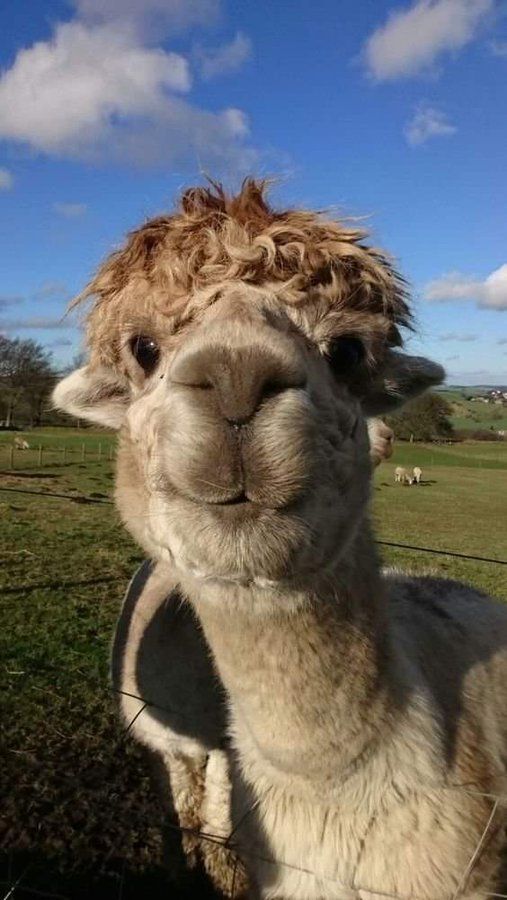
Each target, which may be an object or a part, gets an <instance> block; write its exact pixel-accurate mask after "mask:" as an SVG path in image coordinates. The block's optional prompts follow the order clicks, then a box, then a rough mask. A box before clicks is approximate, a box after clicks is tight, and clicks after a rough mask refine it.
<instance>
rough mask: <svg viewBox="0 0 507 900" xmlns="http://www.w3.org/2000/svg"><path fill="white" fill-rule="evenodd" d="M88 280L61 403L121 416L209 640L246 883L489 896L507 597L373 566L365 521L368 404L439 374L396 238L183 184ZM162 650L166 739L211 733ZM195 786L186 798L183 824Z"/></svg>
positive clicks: (497, 880) (122, 498) (250, 186)
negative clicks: (419, 330) (388, 244)
mask: <svg viewBox="0 0 507 900" xmlns="http://www.w3.org/2000/svg"><path fill="white" fill-rule="evenodd" d="M87 295H92V296H94V297H95V302H94V303H93V305H92V308H91V311H90V313H89V318H88V343H89V350H90V358H89V362H88V363H87V364H86V365H85V366H83V367H82V368H81V369H78V370H77V371H76V372H74V373H73V374H72V375H70V376H68V377H67V378H66V379H65V380H64V381H63V382H62V383H61V384H60V385H59V386H58V387H57V388H56V390H55V394H54V400H55V404H56V405H57V406H58V407H59V408H61V409H64V410H66V411H68V412H71V413H73V414H74V415H76V416H78V417H80V418H87V419H89V420H91V421H95V422H99V423H101V424H106V425H109V426H111V427H115V428H117V429H119V430H120V443H119V450H118V459H117V482H116V503H117V506H118V509H119V512H120V515H121V517H122V519H123V521H124V523H125V525H126V526H127V528H128V529H129V531H130V532H131V533H132V535H133V536H134V537H135V538H136V539H137V540H138V541H139V542H140V544H141V545H142V547H143V548H144V550H145V552H146V553H147V554H148V556H149V558H150V559H152V560H154V561H156V564H157V567H158V566H161V567H163V568H164V572H165V574H164V579H165V580H166V582H167V584H169V583H172V584H173V585H174V591H175V592H176V596H177V597H178V598H181V603H182V607H181V608H182V609H183V608H185V610H186V614H188V616H191V617H193V618H191V621H192V623H194V624H195V626H196V629H197V631H196V633H197V634H199V635H200V634H202V635H203V637H204V639H205V642H206V645H205V646H206V647H207V648H209V653H210V658H211V661H212V669H213V671H214V672H216V673H217V676H218V677H219V679H220V685H221V689H222V690H223V698H224V703H225V705H226V712H227V723H228V724H227V728H226V730H227V735H228V739H227V741H226V742H225V743H224V744H223V745H221V746H220V749H221V750H224V752H225V762H226V765H225V766H223V767H222V777H221V778H220V779H219V780H218V782H217V783H218V785H219V788H218V790H219V793H220V797H221V800H223V799H224V795H223V793H222V787H223V785H224V779H225V781H227V780H229V781H230V790H231V795H230V801H229V800H227V799H226V800H225V806H226V807H228V809H229V812H228V814H227V815H230V826H231V831H230V832H229V835H228V836H229V837H230V841H231V846H232V847H233V849H234V850H235V852H237V853H238V855H239V858H240V859H241V861H242V863H243V865H244V867H245V869H246V872H247V875H248V878H249V880H250V890H251V894H250V896H252V897H255V898H262V900H268V898H275V897H276V898H280V900H289V898H293V900H319V898H320V900H322V898H327V900H345V898H350V900H352V898H364V897H371V896H372V895H373V896H375V895H376V894H377V895H378V896H398V897H404V898H407V897H417V898H421V900H430V898H436V897H440V898H446V897H458V896H459V897H462V898H464V900H476V898H478V897H479V896H482V895H484V894H486V895H487V894H488V893H491V892H496V891H499V890H501V874H500V873H501V865H502V855H503V852H504V848H505V829H506V824H507V823H506V804H505V802H504V801H503V800H497V801H495V800H494V798H495V796H498V797H501V796H505V795H506V794H507V772H506V767H507V687H506V685H507V609H506V608H505V607H504V606H503V605H502V604H500V603H496V602H494V601H493V600H491V599H489V598H487V597H485V596H484V595H483V594H481V593H479V592H477V591H475V590H474V589H472V588H471V587H469V586H466V585H463V584H459V583H457V582H453V581H448V580H444V579H436V578H430V577H415V576H411V575H405V576H404V575H400V574H396V573H385V572H383V571H382V570H381V569H380V566H379V562H378V560H377V554H376V551H375V546H374V539H373V534H372V529H371V525H370V517H369V507H368V504H369V496H370V490H371V475H372V466H371V462H370V456H369V454H370V447H369V441H368V429H367V425H366V418H367V417H369V416H377V415H382V414H387V413H389V412H391V411H392V410H393V409H395V408H396V407H398V406H399V405H401V404H402V403H403V402H405V401H407V400H408V399H410V398H411V397H414V396H416V395H418V394H419V393H421V392H422V391H423V390H425V389H426V388H427V387H429V386H431V385H433V384H437V383H439V382H440V381H441V380H442V379H443V377H444V373H443V371H442V369H441V367H439V366H438V365H436V364H434V363H431V362H430V361H428V360H425V359H422V358H419V357H411V356H407V355H406V354H405V353H404V352H403V351H402V350H401V349H400V347H401V346H402V329H403V327H404V326H406V325H407V324H409V322H410V310H409V305H408V298H407V296H406V294H405V289H404V285H403V282H402V281H401V280H400V278H399V277H398V276H397V274H396V272H395V271H394V269H393V268H392V265H391V263H390V262H389V260H388V259H387V257H385V256H384V255H383V254H381V253H380V252H379V251H377V250H372V249H369V248H368V247H367V246H366V245H365V243H364V241H363V236H362V235H361V234H360V233H359V232H358V231H353V230H351V229H345V228H344V227H343V226H342V225H340V224H339V223H336V222H332V221H330V220H327V219H325V218H323V217H321V216H319V215H317V214H315V213H313V212H310V211H304V210H303V211H297V210H296V211H294V210H289V211H281V212H277V211H274V210H273V209H272V208H271V207H270V206H269V204H268V203H267V201H266V199H265V196H264V193H263V189H262V186H261V185H258V184H256V183H255V182H252V181H248V182H247V183H246V184H245V185H244V187H243V188H242V190H241V192H240V193H239V195H237V196H236V197H229V196H228V195H226V194H225V192H224V191H223V190H222V189H221V188H217V187H215V188H213V187H210V188H194V189H191V190H189V191H187V192H185V194H184V196H183V198H182V201H181V206H180V208H179V210H177V211H176V212H175V213H174V214H172V215H169V216H162V217H159V218H158V219H155V220H152V221H151V222H148V223H147V224H145V225H144V226H142V227H141V228H140V229H138V230H137V231H136V232H134V233H133V234H132V235H131V237H130V238H129V240H128V241H127V244H126V246H125V247H124V248H122V249H120V250H119V251H117V252H116V253H115V254H113V256H112V257H111V258H110V259H109V260H108V261H106V263H105V264H104V265H103V267H102V268H101V269H100V270H99V272H98V274H97V276H96V277H95V278H94V279H93V281H92V282H91V284H90V286H89V287H88V289H87V290H86V291H85V296H87ZM169 627H170V628H172V627H173V626H172V625H170V626H169ZM131 640H134V638H131ZM192 640H193V639H192ZM128 643H129V641H127V644H128ZM170 643H171V642H170ZM177 652H178V644H177V643H174V645H173V647H169V649H168V651H167V656H166V665H167V669H168V672H169V673H170V677H171V678H172V679H173V681H174V684H173V688H172V689H171V695H172V697H173V699H174V708H173V709H171V720H170V721H169V723H167V721H166V726H167V729H168V730H169V731H171V730H172V729H173V727H174V723H176V726H178V723H180V722H183V726H182V732H180V730H179V727H175V728H174V731H175V732H176V734H177V736H178V737H177V738H176V742H175V744H174V753H173V756H175V755H176V754H177V753H179V750H178V749H177V748H178V746H179V740H180V741H181V746H182V747H188V746H192V743H191V742H192V740H197V744H199V743H200V741H201V740H202V735H201V734H200V733H199V734H198V735H197V738H195V735H194V733H193V731H192V721H193V719H192V721H190V722H188V721H187V722H186V724H185V711H186V704H187V702H188V691H186V690H185V684H184V676H183V678H179V677H178V673H179V669H178V665H179V663H178V659H179V657H178V655H177ZM173 653H175V654H176V656H175V657H174V659H175V660H176V662H173V663H172V659H173ZM205 656H206V652H205V650H199V652H198V658H199V659H201V660H202V658H203V657H205ZM136 658H137V659H138V662H137V663H136V666H135V671H134V675H135V677H136V678H138V677H139V676H141V677H142V676H143V673H146V672H147V671H148V670H149V663H148V662H146V663H145V664H143V662H142V660H143V655H142V654H141V656H140V658H139V655H138V654H136ZM145 667H146V668H145ZM129 677H132V671H131V673H130V676H129ZM168 677H169V675H168ZM204 681H205V684H206V688H205V689H204V696H205V697H206V696H207V693H206V692H207V690H208V689H209V686H210V683H211V681H212V675H210V674H208V675H205V676H204ZM182 682H183V683H182ZM180 691H181V696H180ZM198 693H199V692H198V691H197V689H195V690H194V688H192V687H191V686H190V701H191V703H193V702H194V701H195V703H196V704H197V707H198V705H199V696H198ZM214 703H215V701H213V703H212V706H213V709H214V710H215V713H213V714H212V715H211V719H212V720H213V716H214V715H216V706H215V705H214ZM207 706H208V704H207V702H205V703H204V706H203V709H206V708H207ZM140 709H141V707H139V710H140ZM139 710H138V711H139ZM151 714H152V713H150V715H151ZM199 714H200V713H199ZM144 715H145V711H141V712H140V714H139V716H138V720H137V722H140V721H141V720H142V718H143V716H144ZM146 721H147V725H146V727H147V729H148V730H149V729H150V723H149V720H148V719H147V720H146ZM136 724H137V723H136ZM138 734H139V732H138ZM163 740H164V738H163ZM167 740H168V742H169V744H171V743H172V737H171V735H170V734H169V735H167ZM213 749H214V748H213V747H212V748H211V750H212V751H213ZM183 755H185V753H183ZM173 761H174V760H173ZM226 769H227V771H225V770H226ZM191 771H192V772H193V773H195V772H196V771H197V770H196V767H195V766H194V765H191ZM197 781H198V782H199V783H196V784H195V785H194V786H192V785H188V791H189V792H190V794H191V799H190V800H189V799H188V796H185V799H184V801H182V800H181V797H179V798H177V801H178V802H183V804H184V805H185V804H186V805H187V807H190V808H193V809H195V810H196V812H197V817H198V818H199V817H200V813H199V809H201V808H202V806H204V807H206V805H207V804H206V802H204V804H201V801H200V799H199V798H200V796H201V793H202V783H201V781H199V779H198V778H196V782H197ZM177 793H178V792H177V791H176V794H177ZM186 793H187V788H185V789H184V790H183V794H186ZM205 793H206V792H205ZM205 800H206V797H205ZM220 804H221V801H220V802H219V803H217V804H213V802H212V804H211V805H212V806H213V807H214V809H215V811H218V810H219V808H221V805H220ZM218 818H220V815H218Z"/></svg>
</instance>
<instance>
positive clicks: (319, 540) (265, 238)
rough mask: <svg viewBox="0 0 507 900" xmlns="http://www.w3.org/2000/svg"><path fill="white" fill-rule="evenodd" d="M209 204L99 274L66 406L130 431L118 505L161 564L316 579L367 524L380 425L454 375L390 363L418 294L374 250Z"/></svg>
mask: <svg viewBox="0 0 507 900" xmlns="http://www.w3.org/2000/svg"><path fill="white" fill-rule="evenodd" d="M244 193H245V192H244ZM195 196H196V195H195V194H192V196H191V199H192V202H193V203H194V206H192V207H190V208H188V209H187V207H186V206H185V204H183V209H184V212H183V213H181V214H180V215H179V216H178V215H175V216H174V217H173V218H168V219H163V220H156V223H148V225H147V226H145V227H144V231H143V229H141V230H140V231H139V232H136V233H135V234H134V236H133V238H132V239H131V242H130V244H128V245H127V247H126V249H125V250H124V251H121V252H120V253H119V254H115V255H114V256H113V257H112V258H111V261H109V262H108V263H106V265H105V267H104V268H103V270H101V272H99V275H98V276H97V279H96V280H95V282H94V283H92V286H91V288H90V290H91V292H92V293H94V294H95V295H96V296H97V298H98V299H97V303H96V304H95V306H94V308H93V310H92V313H91V315H90V329H89V342H90V349H91V362H90V364H89V365H88V366H86V367H84V368H83V369H80V370H78V371H77V372H76V373H74V374H73V375H71V376H69V377H68V378H67V379H65V380H64V381H63V382H62V383H61V384H60V385H59V386H58V387H57V389H56V391H55V394H54V401H55V404H56V405H57V406H58V407H60V408H62V409H65V410H67V411H69V412H72V413H73V414H75V415H77V416H79V417H81V418H82V417H87V418H90V419H91V420H93V421H97V422H101V423H102V424H106V425H109V426H112V427H116V428H119V429H120V441H119V453H118V473H117V490H116V497H117V504H118V507H119V509H120V513H121V515H122V518H123V520H124V522H125V524H126V525H127V527H128V528H129V529H130V531H131V532H132V534H133V535H134V536H135V537H136V538H137V540H138V541H139V542H140V543H141V544H142V545H143V546H144V547H145V549H146V550H147V552H148V553H149V554H150V555H151V556H152V557H154V558H161V559H170V560H171V561H172V562H173V563H174V564H175V565H176V566H177V567H178V568H179V569H181V570H183V571H185V572H190V573H193V575H195V576H197V577H202V578H211V579H225V580H233V581H234V580H237V581H241V582H250V581H255V582H257V583H259V584H263V583H271V582H278V581H285V580H288V579H294V578H296V579H298V578H299V579H301V578H304V577H305V576H306V575H309V574H311V573H312V572H313V571H315V570H317V569H319V570H322V569H323V568H325V567H326V566H328V565H330V564H331V563H332V562H333V561H334V560H335V559H336V557H337V556H338V555H339V554H340V553H341V552H342V551H343V549H344V547H346V545H347V543H348V542H349V541H350V540H351V539H352V538H353V536H354V534H355V531H356V528H357V526H358V524H359V523H360V521H361V518H362V516H363V515H364V510H365V506H366V504H367V500H368V493H369V480H370V459H369V443H368V435H367V429H366V423H365V416H366V415H372V414H376V413H377V412H383V411H385V410H388V409H391V408H394V407H396V406H397V405H399V404H400V402H403V401H404V400H405V399H407V398H408V397H410V396H415V395H416V394H417V393H419V392H420V391H421V390H424V389H425V388H426V387H427V386H428V385H429V384H431V383H435V382H438V381H440V380H441V378H442V374H443V373H442V371H441V369H440V367H438V366H435V365H433V364H432V363H429V362H428V361H427V360H422V359H419V358H414V357H406V356H403V355H402V354H400V353H397V352H393V351H392V350H391V349H390V347H391V346H392V345H393V344H394V345H396V344H399V343H400V340H401V339H400V337H399V332H398V330H397V324H404V322H405V321H406V318H407V317H408V312H407V307H406V305H405V303H404V300H403V291H402V289H401V288H400V287H399V282H398V281H397V280H396V276H395V274H393V271H392V269H391V268H390V267H389V264H388V263H387V262H386V261H385V259H384V257H382V255H381V254H379V253H378V252H377V251H370V250H368V249H367V248H365V247H364V246H363V245H360V244H359V243H358V241H359V237H360V236H359V235H358V233H356V232H350V231H349V232H347V231H346V230H344V229H343V228H341V226H339V225H338V224H337V223H327V224H326V223H322V222H321V220H320V219H318V217H317V216H315V214H311V213H293V212H288V213H286V214H275V213H273V212H272V211H271V210H270V209H269V207H268V206H267V205H266V204H265V202H264V200H263V199H262V196H261V194H258V195H256V196H255V198H254V200H255V203H254V202H253V200H252V197H251V196H250V197H247V196H246V194H245V196H243V195H240V197H239V198H236V199H235V200H230V201H229V200H227V198H225V197H224V195H222V194H219V195H216V196H215V195H211V194H209V192H208V195H207V200H206V202H204V201H202V203H201V201H199V203H200V204H201V205H199V203H198V204H197V206H195V202H196V201H195ZM201 200H202V198H201ZM247 201H248V202H247ZM250 201H251V202H250ZM189 202H190V201H189ZM203 204H204V205H203ZM242 204H243V205H242ZM257 232H258V233H257ZM140 236H141V237H140ZM243 269H244V272H243ZM173 295H174V297H177V298H178V299H177V301H176V300H174V302H173V300H172V299H171V298H172V297H173Z"/></svg>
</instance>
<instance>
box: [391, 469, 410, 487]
mask: <svg viewBox="0 0 507 900" xmlns="http://www.w3.org/2000/svg"><path fill="white" fill-rule="evenodd" d="M394 480H395V482H396V483H397V484H413V483H414V479H413V478H412V476H411V475H409V473H408V471H407V469H405V468H404V467H403V466H396V468H395V470H394Z"/></svg>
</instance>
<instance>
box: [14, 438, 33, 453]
mask: <svg viewBox="0 0 507 900" xmlns="http://www.w3.org/2000/svg"><path fill="white" fill-rule="evenodd" d="M14 447H15V448H16V450H29V449H30V444H29V443H28V441H25V439H24V438H20V437H15V438H14Z"/></svg>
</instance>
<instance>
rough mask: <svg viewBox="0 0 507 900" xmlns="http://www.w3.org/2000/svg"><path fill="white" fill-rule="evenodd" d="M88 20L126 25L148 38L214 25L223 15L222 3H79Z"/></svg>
mask: <svg viewBox="0 0 507 900" xmlns="http://www.w3.org/2000/svg"><path fill="white" fill-rule="evenodd" d="M74 6H75V7H76V9H77V11H78V14H79V16H80V18H81V19H83V20H84V21H88V22H91V23H92V24H96V23H103V22H120V21H121V22H123V23H124V24H125V23H128V24H129V25H132V26H134V27H135V29H136V30H137V31H138V33H141V34H143V35H144V36H147V35H150V34H155V33H156V34H157V35H158V36H159V37H160V34H170V33H171V32H174V31H181V30H183V29H185V28H190V27H191V26H194V25H211V24H213V22H215V21H216V19H217V18H218V16H219V13H220V0H75V2H74Z"/></svg>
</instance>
